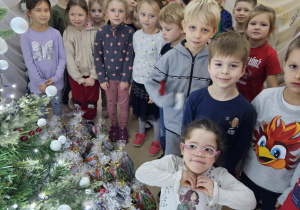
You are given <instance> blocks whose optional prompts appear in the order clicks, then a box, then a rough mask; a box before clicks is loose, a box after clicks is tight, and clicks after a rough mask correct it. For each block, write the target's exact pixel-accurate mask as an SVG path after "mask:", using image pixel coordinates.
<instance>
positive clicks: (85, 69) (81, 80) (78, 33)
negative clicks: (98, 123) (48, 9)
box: [63, 0, 99, 124]
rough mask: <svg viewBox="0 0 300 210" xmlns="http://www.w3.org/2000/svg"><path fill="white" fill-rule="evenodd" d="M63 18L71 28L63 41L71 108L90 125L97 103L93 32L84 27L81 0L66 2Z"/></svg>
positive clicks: (85, 8)
mask: <svg viewBox="0 0 300 210" xmlns="http://www.w3.org/2000/svg"><path fill="white" fill-rule="evenodd" d="M66 14H68V16H69V20H70V24H71V25H69V26H68V27H67V29H66V30H65V32H64V35H63V40H64V46H65V49H66V57H67V69H68V73H69V82H70V85H71V89H72V97H73V101H74V106H75V107H76V109H81V110H82V111H84V112H85V113H84V115H83V118H84V119H86V120H88V122H89V123H90V124H93V119H94V117H95V116H96V114H97V102H98V99H99V81H98V77H97V74H96V70H95V68H94V55H93V52H94V40H95V35H96V30H95V29H94V28H93V27H91V26H87V20H88V6H87V3H86V1H85V0H70V1H69V3H68V6H67V8H66Z"/></svg>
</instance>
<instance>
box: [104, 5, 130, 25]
mask: <svg viewBox="0 0 300 210" xmlns="http://www.w3.org/2000/svg"><path fill="white" fill-rule="evenodd" d="M107 15H108V19H109V20H110V24H111V25H112V26H114V27H115V26H118V25H120V24H121V23H123V22H124V20H125V18H126V8H125V5H124V3H122V2H119V1H111V2H110V3H109V5H108V8H107Z"/></svg>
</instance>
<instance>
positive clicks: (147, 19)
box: [139, 3, 159, 33]
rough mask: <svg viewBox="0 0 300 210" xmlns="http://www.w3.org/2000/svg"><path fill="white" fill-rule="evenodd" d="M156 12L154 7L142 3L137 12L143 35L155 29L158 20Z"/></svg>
mask: <svg viewBox="0 0 300 210" xmlns="http://www.w3.org/2000/svg"><path fill="white" fill-rule="evenodd" d="M158 12H159V11H157V8H156V7H153V6H152V5H149V4H148V3H143V4H142V5H141V7H140V10H139V20H140V23H141V25H142V28H143V30H144V32H145V33H147V32H152V31H153V30H154V29H155V28H156V23H157V19H158Z"/></svg>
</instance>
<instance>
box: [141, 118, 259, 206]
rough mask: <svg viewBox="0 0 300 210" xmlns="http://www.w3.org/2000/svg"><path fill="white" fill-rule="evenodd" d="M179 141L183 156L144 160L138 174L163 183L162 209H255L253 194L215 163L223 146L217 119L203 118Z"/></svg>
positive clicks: (145, 179) (150, 182)
mask: <svg viewBox="0 0 300 210" xmlns="http://www.w3.org/2000/svg"><path fill="white" fill-rule="evenodd" d="M182 138H183V140H184V142H182V143H180V148H181V154H182V155H183V157H182V158H181V157H178V156H174V155H166V156H164V157H163V158H161V159H158V160H153V161H150V162H146V163H144V164H142V165H141V166H140V167H139V168H138V169H137V171H136V175H135V176H136V178H137V179H138V180H139V181H140V182H143V183H145V184H147V185H150V186H157V187H161V196H160V207H159V209H162V210H163V209H177V210H184V209H189V210H190V209H201V210H202V209H203V210H206V209H207V210H208V209H209V210H212V209H221V208H222V206H223V205H224V206H228V207H230V208H232V209H254V208H255V206H256V200H255V197H254V194H253V192H252V191H251V190H249V189H248V188H247V187H246V186H245V185H243V184H242V183H241V182H239V181H238V180H236V179H235V178H234V177H233V176H232V175H231V174H230V173H229V172H228V171H227V170H226V169H225V168H222V167H214V166H213V164H214V163H215V162H216V161H217V159H218V157H219V155H220V153H221V151H222V150H223V145H222V142H223V141H222V135H221V131H220V130H219V128H218V127H217V126H216V125H215V123H214V122H212V121H210V120H207V119H202V120H199V121H195V122H193V123H191V124H190V125H188V126H187V127H186V129H185V131H184V133H183V135H182Z"/></svg>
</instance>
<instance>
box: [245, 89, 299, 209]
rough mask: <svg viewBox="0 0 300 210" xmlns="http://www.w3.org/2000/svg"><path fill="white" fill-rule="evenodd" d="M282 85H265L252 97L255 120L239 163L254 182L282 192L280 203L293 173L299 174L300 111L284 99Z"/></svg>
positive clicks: (290, 187) (283, 199)
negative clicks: (251, 133) (250, 139)
mask: <svg viewBox="0 0 300 210" xmlns="http://www.w3.org/2000/svg"><path fill="white" fill-rule="evenodd" d="M285 88H286V87H278V88H268V89H265V90H263V91H262V92H261V93H260V94H259V95H258V96H257V97H256V98H255V99H254V100H253V101H252V105H253V107H254V109H255V110H256V112H257V120H256V124H255V127H254V134H253V137H252V142H251V147H250V148H249V150H248V153H247V154H246V156H245V159H244V163H243V166H242V169H243V171H244V173H245V174H246V175H247V177H248V178H249V179H250V180H251V181H253V182H254V183H255V184H256V185H258V186H260V187H262V188H264V189H266V190H269V191H272V192H276V193H282V195H281V196H280V197H279V198H278V201H279V202H280V203H281V204H282V203H283V202H284V201H285V199H286V197H287V196H288V194H289V193H290V191H291V190H292V188H293V186H291V179H292V177H300V170H296V169H297V168H298V167H299V164H298V163H299V157H300V135H299V134H300V126H299V123H300V112H299V107H298V106H293V105H290V104H288V103H287V102H286V101H285V100H284V98H283V91H284V89H285ZM296 179H297V178H296ZM294 180H295V178H294Z"/></svg>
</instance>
